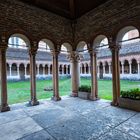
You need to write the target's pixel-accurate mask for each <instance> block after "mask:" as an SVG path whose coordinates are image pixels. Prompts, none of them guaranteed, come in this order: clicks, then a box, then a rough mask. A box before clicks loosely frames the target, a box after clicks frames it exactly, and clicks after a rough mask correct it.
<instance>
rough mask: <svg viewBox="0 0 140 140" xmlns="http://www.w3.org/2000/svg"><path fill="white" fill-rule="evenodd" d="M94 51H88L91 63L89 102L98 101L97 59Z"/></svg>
mask: <svg viewBox="0 0 140 140" xmlns="http://www.w3.org/2000/svg"><path fill="white" fill-rule="evenodd" d="M96 53H97V52H96V51H95V50H93V49H92V50H89V54H90V63H91V96H90V99H91V100H97V99H98V83H97V57H96Z"/></svg>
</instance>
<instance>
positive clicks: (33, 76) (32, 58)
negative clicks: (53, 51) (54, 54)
mask: <svg viewBox="0 0 140 140" xmlns="http://www.w3.org/2000/svg"><path fill="white" fill-rule="evenodd" d="M36 53H37V44H36V43H34V46H33V47H32V48H30V50H29V55H30V82H31V101H30V102H29V104H30V105H32V106H34V105H38V104H39V102H38V101H37V98H36V58H35V57H36Z"/></svg>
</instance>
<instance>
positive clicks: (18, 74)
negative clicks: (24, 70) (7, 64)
mask: <svg viewBox="0 0 140 140" xmlns="http://www.w3.org/2000/svg"><path fill="white" fill-rule="evenodd" d="M17 76H18V77H19V78H20V73H19V64H17Z"/></svg>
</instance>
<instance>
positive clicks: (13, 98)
mask: <svg viewBox="0 0 140 140" xmlns="http://www.w3.org/2000/svg"><path fill="white" fill-rule="evenodd" d="M80 83H81V85H90V84H91V81H90V79H86V78H81V82H80ZM36 86H37V88H36V89H37V92H36V93H37V98H38V99H46V98H50V97H52V95H53V91H51V90H50V91H45V90H44V89H51V88H52V80H37V83H36ZM139 87H140V82H139V81H126V80H122V81H121V90H129V89H133V88H139ZM7 88H8V102H9V104H14V103H19V102H25V101H29V100H30V82H29V81H20V82H8V87H7ZM59 93H60V96H63V95H70V93H71V79H70V78H65V79H61V80H60V81H59ZM98 93H99V97H100V98H102V99H107V100H112V81H111V80H98Z"/></svg>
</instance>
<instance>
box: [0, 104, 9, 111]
mask: <svg viewBox="0 0 140 140" xmlns="http://www.w3.org/2000/svg"><path fill="white" fill-rule="evenodd" d="M6 111H10V107H9V106H8V105H7V106H0V112H6Z"/></svg>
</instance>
